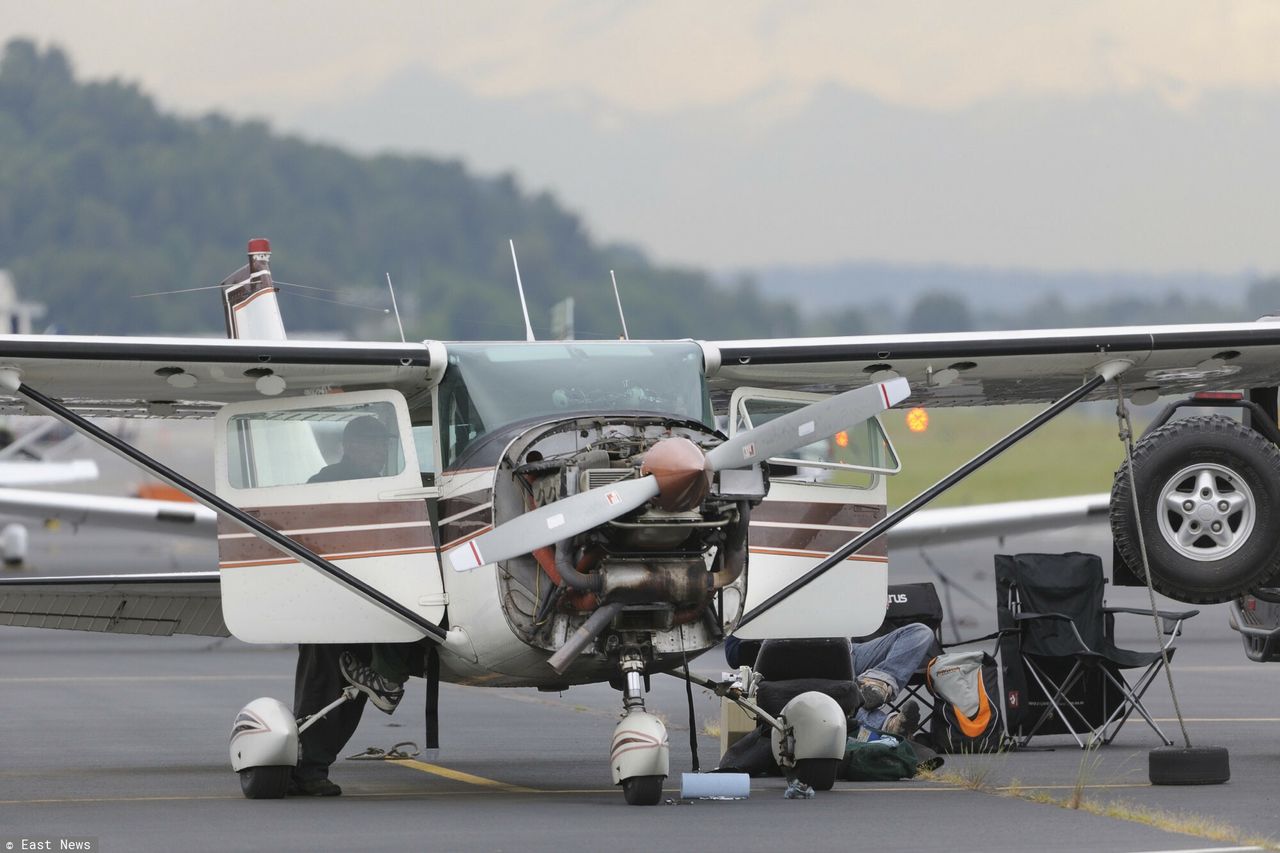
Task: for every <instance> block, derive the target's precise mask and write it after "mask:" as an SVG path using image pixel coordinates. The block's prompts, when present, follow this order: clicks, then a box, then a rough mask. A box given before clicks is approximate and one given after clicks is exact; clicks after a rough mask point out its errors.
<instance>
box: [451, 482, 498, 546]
mask: <svg viewBox="0 0 1280 853" xmlns="http://www.w3.org/2000/svg"><path fill="white" fill-rule="evenodd" d="M492 500H493V489H477V490H476V491H474V492H468V493H467V494H465V495H457V496H456V497H451V498H449V499H447V500H442V501H440V516H439V517H440V521H441V524H440V541H441V542H446V543H451V542H456V541H457V540H459V539H465V538H467V537H468V536H474V535H475V534H476V533H478V532H479V531H481V530H483V529H485V528H487V527H489V526H490V525H492V524H493V507H492V506H485V504H488V503H490V502H491V501H492ZM453 516H462V517H461V518H453ZM448 519H452V520H448Z"/></svg>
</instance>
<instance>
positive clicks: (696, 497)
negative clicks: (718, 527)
mask: <svg viewBox="0 0 1280 853" xmlns="http://www.w3.org/2000/svg"><path fill="white" fill-rule="evenodd" d="M640 474H641V476H645V475H648V474H652V475H653V478H654V479H655V480H656V481H657V482H658V496H657V497H656V498H654V501H653V502H654V503H655V504H657V505H658V507H659V508H661V509H665V510H667V511H668V512H679V511H682V510H687V509H693V508H694V507H696V506H697V505H698V504H700V503H702V499H703V498H705V497H706V496H707V492H708V491H710V490H711V469H710V467H709V465H708V463H707V457H706V454H704V453H703V452H702V449H701V448H700V447H698V445H696V444H694V443H693V442H692V441H690V440H689V439H687V438H683V437H681V436H672V437H671V438H664V439H663V440H662V441H659V442H658V443H657V444H655V445H654V446H653V447H652V448H650V449H649V451H648V452H647V453H646V454H645V456H644V464H643V465H642V466H641V467H640Z"/></svg>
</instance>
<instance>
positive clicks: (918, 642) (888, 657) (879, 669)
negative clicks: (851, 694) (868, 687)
mask: <svg viewBox="0 0 1280 853" xmlns="http://www.w3.org/2000/svg"><path fill="white" fill-rule="evenodd" d="M933 642H934V636H933V631H932V630H931V629H930V628H929V626H928V625H922V624H920V623H919V622H914V623H912V624H910V625H903V626H902V627H901V628H898V629H896V630H893V631H890V632H889V633H888V634H885V635H884V636H883V637H877V638H876V639H874V640H868V641H867V642H865V643H854V644H853V674H854V677H855V678H857V679H859V680H861V679H864V678H874V679H877V680H879V681H883V682H885V683H886V684H888V685H889V686H890V688H891V689H892V693H891V694H890V696H889V698H893V696H894V695H896V694H897V692H898V691H899V690H901V689H902V685H904V684H906V683H907V682H908V681H909V680H910V679H911V676H912V675H914V674H915V672H916V670H918V669H919V668H920V665H921V664H922V663H924V659H925V657H926V656H928V654H929V649H930V648H931V647H932V646H933Z"/></svg>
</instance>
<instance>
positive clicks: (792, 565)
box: [729, 387, 900, 639]
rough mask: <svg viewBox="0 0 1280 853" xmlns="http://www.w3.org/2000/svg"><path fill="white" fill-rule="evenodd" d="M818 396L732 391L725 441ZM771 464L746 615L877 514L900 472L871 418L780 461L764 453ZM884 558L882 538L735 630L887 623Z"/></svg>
mask: <svg viewBox="0 0 1280 853" xmlns="http://www.w3.org/2000/svg"><path fill="white" fill-rule="evenodd" d="M822 399H825V397H824V396H823V395H820V394H808V393H802V392H797V391H777V390H770V389H762V388H745V387H744V388H738V389H737V390H735V391H734V393H733V397H732V398H731V400H730V404H729V411H730V419H729V420H730V423H729V434H730V437H732V436H733V435H736V434H737V433H739V432H742V431H744V430H747V429H751V428H752V427H757V426H760V425H761V424H764V423H766V422H768V421H769V420H771V419H773V418H776V417H779V416H781V415H784V414H787V413H788V412H792V411H795V410H796V409H799V408H801V407H803V406H807V405H809V404H810V403H814V402H817V401H819V400H822ZM769 466H770V486H769V494H768V496H767V497H766V498H765V500H764V501H763V502H762V503H761V504H760V505H759V506H757V507H756V508H755V509H754V510H752V513H751V528H750V533H749V538H748V541H749V544H750V549H751V553H750V559H749V564H748V577H747V600H746V608H745V612H747V613H750V612H751V611H752V609H753V608H755V607H756V606H758V605H759V604H760V603H761V602H763V601H765V600H766V599H768V598H769V597H770V596H771V595H773V594H774V593H776V592H778V591H779V590H780V589H782V588H783V587H785V586H786V585H787V584H789V583H790V582H791V581H793V580H795V579H797V578H798V577H800V576H801V575H803V574H804V573H805V572H807V571H808V570H810V569H812V568H813V567H814V566H815V565H817V563H818V562H819V561H820V560H822V559H823V558H824V557H827V556H829V555H830V554H831V553H832V552H833V551H835V550H836V549H837V548H839V547H840V546H842V545H844V544H845V543H846V542H848V541H849V540H851V539H853V538H854V537H855V536H857V535H858V534H859V533H862V532H863V531H864V530H865V529H866V528H867V527H869V526H870V525H871V524H874V523H875V522H876V521H879V520H880V519H881V518H883V517H884V515H885V505H886V497H887V493H888V488H887V484H886V476H885V475H889V474H894V473H896V472H897V471H898V470H900V465H899V463H898V459H897V455H896V454H895V453H894V450H893V446H892V444H891V443H890V442H889V437H888V436H887V435H886V434H885V432H884V428H883V427H882V426H881V425H880V421H879V420H878V419H877V418H874V417H873V418H869V419H867V420H866V421H864V422H862V423H861V424H857V425H854V426H852V427H850V428H849V429H847V430H845V431H842V432H840V433H837V434H836V435H834V436H832V437H831V438H829V439H823V440H821V441H816V442H814V443H813V444H810V445H806V446H805V447H802V448H800V449H799V450H797V451H795V452H793V453H791V454H789V455H788V456H787V457H786V458H777V459H770V460H769ZM887 564H888V554H887V551H886V545H885V539H884V537H880V538H879V539H877V540H876V541H875V542H873V543H871V545H869V546H868V547H867V548H865V549H864V550H863V551H862V552H861V553H860V554H856V555H854V556H852V557H850V558H849V559H848V560H846V561H845V562H844V564H843V565H841V566H839V567H837V568H834V569H832V570H831V571H829V572H827V573H825V574H823V575H821V576H820V577H818V578H817V579H815V580H814V581H813V582H812V583H809V584H808V585H807V586H805V587H803V588H801V589H800V590H798V591H796V592H795V593H793V594H792V595H790V596H789V597H788V598H786V599H785V600H783V601H782V602H780V603H779V604H777V605H775V606H773V607H772V608H771V609H769V610H767V611H765V612H764V613H762V614H761V615H760V616H759V618H756V619H753V620H752V621H751V622H749V623H748V624H746V625H744V626H743V627H742V628H740V629H738V630H737V631H736V632H735V633H736V635H737V636H739V637H741V638H742V639H763V638H767V637H856V636H862V635H865V634H870V633H872V632H873V631H875V630H876V629H877V628H879V627H880V623H881V622H883V621H884V613H885V607H886V604H887V601H888V587H889V579H888V577H889V576H888V565H887Z"/></svg>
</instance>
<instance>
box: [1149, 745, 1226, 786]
mask: <svg viewBox="0 0 1280 853" xmlns="http://www.w3.org/2000/svg"><path fill="white" fill-rule="evenodd" d="M1147 774H1148V775H1149V776H1150V777H1151V784H1152V785H1221V784H1222V783H1223V782H1226V781H1227V780H1228V779H1230V778H1231V762H1230V760H1229V756H1228V754H1227V749H1226V747H1222V746H1190V747H1187V746H1161V747H1157V748H1155V749H1153V750H1151V752H1150V754H1149V755H1148V760H1147Z"/></svg>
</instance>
